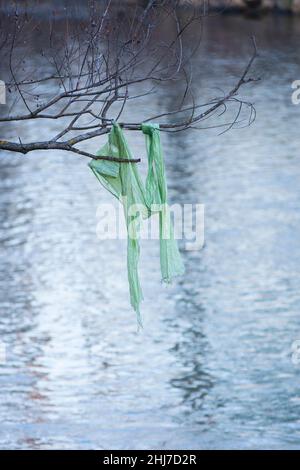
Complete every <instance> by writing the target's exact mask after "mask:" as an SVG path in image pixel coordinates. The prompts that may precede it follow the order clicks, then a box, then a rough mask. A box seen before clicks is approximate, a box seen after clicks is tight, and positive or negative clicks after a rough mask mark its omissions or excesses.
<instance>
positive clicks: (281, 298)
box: [0, 17, 300, 449]
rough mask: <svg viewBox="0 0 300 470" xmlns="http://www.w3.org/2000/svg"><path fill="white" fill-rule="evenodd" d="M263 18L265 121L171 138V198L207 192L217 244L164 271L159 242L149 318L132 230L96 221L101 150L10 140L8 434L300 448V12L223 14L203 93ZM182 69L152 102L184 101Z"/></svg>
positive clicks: (131, 443) (242, 56) (58, 441)
mask: <svg viewBox="0 0 300 470" xmlns="http://www.w3.org/2000/svg"><path fill="white" fill-rule="evenodd" d="M251 32H255V34H256V36H257V41H258V44H259V48H260V52H261V57H260V59H259V60H258V62H257V65H256V72H255V73H256V75H260V76H262V78H263V81H262V82H261V83H260V84H258V85H254V86H251V87H249V88H248V89H246V88H245V90H244V96H246V97H249V99H251V100H253V101H254V102H255V104H256V109H257V113H258V117H257V120H256V122H255V124H254V125H253V126H252V127H251V128H247V129H242V130H232V131H230V132H229V133H227V134H224V135H221V136H218V135H217V132H216V130H214V131H198V132H197V131H194V132H188V133H185V134H176V135H169V134H165V135H164V137H163V142H164V146H165V154H166V165H167V174H168V181H169V187H170V197H171V200H172V202H182V203H186V202H201V203H204V204H205V211H206V216H205V224H206V227H205V246H204V248H203V249H202V250H201V251H197V252H185V251H183V252H182V254H183V257H184V261H185V265H186V275H185V276H184V277H183V278H182V279H178V280H177V282H175V283H174V285H173V286H172V287H170V288H164V287H162V286H161V285H160V279H159V267H158V248H157V244H156V243H152V242H151V243H148V242H144V243H143V246H142V260H141V277H142V284H143V289H144V295H145V301H144V303H143V306H142V311H143V315H144V319H145V320H144V321H145V328H144V330H143V331H142V332H141V333H139V334H137V332H136V321H135V316H134V313H133V312H132V310H131V308H130V306H129V300H128V287H127V279H126V246H125V242H120V241H105V242H104V241H99V240H97V238H96V235H95V230H96V208H97V204H98V203H99V202H100V201H102V202H103V201H111V198H110V196H109V194H106V192H105V191H104V190H103V189H102V188H101V187H100V186H99V184H98V182H97V181H96V179H95V178H94V176H93V175H92V173H91V171H90V170H89V169H88V168H87V166H86V163H87V162H86V160H85V159H83V158H82V159H81V158H78V157H77V156H73V155H65V154H62V153H55V152H52V153H51V152H48V153H45V152H44V153H36V154H31V155H28V156H27V157H19V156H13V155H10V154H4V153H3V154H2V155H1V159H0V172H1V173H0V174H1V180H0V191H1V192H0V222H1V226H0V229H1V231H0V237H1V264H0V302H1V303H0V312H1V315H0V335H1V336H0V338H1V342H2V343H4V344H5V345H6V352H7V358H6V362H5V363H3V364H2V365H0V421H1V427H0V447H1V448H4V449H8V448H9V449H11V448H13V449H15V448H23V449H27V448H33V449H54V448H66V449H67V448H75V449H84V448H109V449H114V448H121V449H127V448H129V449H132V448H198V449H201V448H297V447H299V440H300V388H299V374H300V364H299V365H297V364H293V362H292V358H291V346H292V343H293V342H294V341H295V340H299V339H300V241H299V236H300V218H299V213H300V165H299V158H300V157H299V118H300V106H299V107H297V106H293V105H292V104H291V99H290V96H291V82H292V81H293V80H295V79H299V78H300V59H299V54H298V52H299V51H298V49H297V47H298V44H299V36H300V21H299V20H297V19H295V20H293V19H290V18H281V17H280V18H266V19H264V20H261V21H251V20H245V19H243V18H241V17H226V18H221V19H211V20H210V22H209V23H208V25H207V32H206V34H205V41H204V42H203V45H202V46H201V51H200V53H199V57H198V58H197V59H196V64H195V67H196V68H195V79H196V80H197V81H198V87H199V88H198V93H199V97H202V96H211V95H213V93H214V90H215V87H218V86H222V87H223V88H226V87H227V86H230V84H232V83H233V81H234V79H235V78H236V77H237V76H238V74H239V73H240V70H241V67H242V66H243V65H244V63H245V62H246V61H247V57H248V55H249V53H250V52H251V50H250V46H249V39H248V38H249V34H250V33H251ZM225 76H226V81H225V82H224V77H225ZM208 78H209V80H208ZM176 86H178V85H176V84H174V87H173V88H171V89H166V88H163V89H162V90H161V91H160V93H159V94H158V95H157V96H155V97H154V98H153V97H151V99H150V98H149V107H151V108H152V109H153V110H155V111H156V110H157V111H158V112H162V111H163V110H165V109H168V108H172V100H173V97H174V95H176V93H177V89H176ZM140 111H142V110H141V109H138V108H136V107H134V110H131V109H129V110H128V112H129V114H130V117H131V119H132V120H133V119H135V118H136V117H137V116H138V115H139V112H140ZM55 126H57V123H56V124H55ZM29 131H30V137H31V138H32V139H34V138H37V136H38V137H39V138H41V135H42V133H43V129H41V128H39V129H37V128H36V127H35V126H34V124H32V126H31V127H30V129H29ZM129 139H130V141H131V142H132V144H133V146H134V148H135V149H136V154H139V155H140V154H141V155H142V156H144V155H145V150H144V144H143V138H142V137H141V136H133V135H130V136H129ZM101 142H102V141H101ZM99 144H100V142H99ZM93 145H97V143H96V144H93Z"/></svg>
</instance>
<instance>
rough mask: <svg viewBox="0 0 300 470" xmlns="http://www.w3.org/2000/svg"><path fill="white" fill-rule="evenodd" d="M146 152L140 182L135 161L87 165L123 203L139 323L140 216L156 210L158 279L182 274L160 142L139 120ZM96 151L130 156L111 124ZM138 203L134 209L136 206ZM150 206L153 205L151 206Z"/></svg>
mask: <svg viewBox="0 0 300 470" xmlns="http://www.w3.org/2000/svg"><path fill="white" fill-rule="evenodd" d="M142 130H143V132H144V133H145V134H146V142H147V154H148V174H147V178H146V187H145V186H144V184H143V182H142V180H141V177H140V174H139V172H138V168H137V165H136V164H135V163H131V162H129V163H119V162H113V161H112V162H110V161H107V160H92V161H91V162H90V163H89V166H90V168H91V169H92V171H93V173H94V174H95V175H96V177H97V178H98V180H99V181H100V183H101V184H102V185H103V186H104V187H105V188H106V189H107V190H108V191H110V192H111V193H112V194H113V195H114V196H115V197H117V198H118V199H119V200H120V201H121V203H122V204H123V207H124V215H125V221H126V226H127V233H128V237H127V271H128V282H129V291H130V301H131V305H132V307H133V308H134V310H135V311H136V313H137V319H138V322H139V324H140V325H141V324H142V322H141V316H140V302H141V300H142V299H143V294H142V290H141V286H140V282H139V276H138V261H139V255H140V247H139V231H140V225H141V222H142V219H145V218H147V217H150V216H151V214H152V213H154V212H159V229H160V266H161V274H162V279H163V281H165V282H171V280H172V278H173V277H174V276H176V275H179V274H183V272H184V267H183V264H182V261H181V257H180V254H179V251H178V247H177V243H176V241H175V240H174V235H173V227H172V223H171V220H170V214H169V209H168V205H167V186H166V178H165V169H164V162H163V157H162V150H161V145H160V131H159V126H158V125H155V124H143V125H142ZM97 154H98V155H103V156H113V157H121V158H126V159H132V158H133V157H132V155H131V153H130V150H129V147H128V145H127V142H126V140H125V137H124V134H123V131H122V129H121V128H120V126H119V125H118V124H114V125H113V127H112V130H111V132H110V134H109V138H108V142H107V144H106V145H105V146H104V147H102V148H101V149H100V150H99V151H98V152H97ZM137 207H138V209H139V210H138V211H137V210H136V208H137ZM153 207H154V208H153Z"/></svg>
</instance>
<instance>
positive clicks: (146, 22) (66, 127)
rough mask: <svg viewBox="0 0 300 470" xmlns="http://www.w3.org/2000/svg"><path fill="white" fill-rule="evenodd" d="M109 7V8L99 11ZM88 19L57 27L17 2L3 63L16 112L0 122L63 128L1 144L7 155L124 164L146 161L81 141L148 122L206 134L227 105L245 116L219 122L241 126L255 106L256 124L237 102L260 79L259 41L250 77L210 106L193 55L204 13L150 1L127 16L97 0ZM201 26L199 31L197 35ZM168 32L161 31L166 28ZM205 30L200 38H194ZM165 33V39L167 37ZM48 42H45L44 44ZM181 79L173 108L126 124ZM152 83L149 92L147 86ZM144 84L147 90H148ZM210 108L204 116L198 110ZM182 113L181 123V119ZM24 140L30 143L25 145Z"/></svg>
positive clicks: (4, 39) (1, 48)
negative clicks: (146, 100)
mask: <svg viewBox="0 0 300 470" xmlns="http://www.w3.org/2000/svg"><path fill="white" fill-rule="evenodd" d="M99 4H100V5H99ZM88 12H89V14H88V19H87V20H86V19H85V20H83V19H81V20H80V21H79V20H78V21H71V20H70V19H69V18H68V17H66V18H65V19H64V22H63V24H62V21H61V20H60V21H58V20H57V19H56V17H55V14H54V13H53V15H52V17H51V19H50V22H49V30H46V31H44V30H43V31H42V29H43V25H41V24H40V20H36V19H35V17H34V15H33V13H34V12H33V13H31V15H29V13H28V12H27V11H25V13H24V12H23V13H20V12H19V9H18V6H16V7H15V10H14V12H13V13H10V19H11V23H10V27H9V28H8V31H5V32H4V33H3V32H1V36H0V53H1V59H3V60H2V61H3V62H4V63H6V64H7V66H8V67H7V69H8V70H9V72H10V77H9V79H8V80H7V83H8V85H7V86H8V89H9V91H10V92H11V101H12V108H17V112H16V113H15V112H13V110H11V109H10V110H9V112H8V113H7V114H6V115H2V116H1V117H0V123H2V125H3V124H4V123H5V124H6V127H7V126H9V125H11V126H15V125H16V123H19V126H20V129H22V125H23V123H24V124H25V123H26V122H27V121H29V122H36V123H37V125H38V123H39V122H40V120H42V122H43V123H45V125H44V126H43V129H44V130H45V131H46V130H47V129H48V128H49V129H48V131H49V133H50V130H51V126H47V123H49V122H53V121H54V120H55V121H58V123H59V126H60V127H59V131H56V134H55V135H49V137H48V138H47V139H46V140H45V141H40V142H26V143H25V142H23V141H22V140H21V138H20V137H18V141H17V142H11V141H9V140H5V139H3V138H2V139H1V140H0V150H6V151H11V152H16V153H21V154H27V153H28V152H31V151H36V150H65V151H68V152H73V153H74V154H77V155H82V156H85V157H88V158H94V159H104V160H109V161H118V162H125V161H127V162H128V161H130V162H139V161H140V158H134V159H132V160H126V159H124V158H122V157H120V158H115V157H113V156H104V155H103V156H95V155H93V154H92V153H90V152H88V151H86V150H82V149H80V148H78V147H77V145H78V144H80V143H82V142H85V141H89V140H90V139H93V138H95V137H98V136H101V135H104V134H106V133H108V132H109V131H110V129H111V127H112V125H113V123H114V122H119V124H120V125H121V126H122V127H123V128H124V129H128V130H140V129H141V126H142V122H147V121H153V120H157V119H160V120H161V119H162V118H166V119H168V118H172V119H171V121H168V120H167V121H166V122H161V123H160V128H161V129H162V130H163V131H165V132H179V131H182V130H185V129H196V128H198V129H200V128H203V127H201V126H199V124H200V125H201V123H202V122H203V121H205V120H207V119H208V118H210V117H212V116H214V115H215V114H216V112H217V111H221V113H219V116H220V115H222V114H223V113H224V112H225V111H226V109H227V104H228V103H232V104H236V105H237V112H236V115H235V117H234V119H233V120H232V121H231V122H230V123H226V124H221V125H220V124H219V123H218V122H217V123H216V124H214V125H213V126H208V127H215V128H218V127H220V126H223V127H225V130H224V131H223V132H226V131H227V130H230V129H231V128H232V127H233V126H235V125H236V124H237V123H239V122H241V121H239V119H240V115H241V112H242V109H243V108H246V109H248V110H249V117H248V120H247V124H248V125H249V124H251V122H253V120H254V119H255V110H254V108H253V105H252V104H251V103H248V102H246V101H243V100H242V99H240V98H238V92H239V90H240V88H241V87H242V86H244V85H246V84H248V83H250V82H253V81H255V79H253V78H252V77H249V72H250V69H251V67H252V65H253V62H254V60H255V58H256V56H257V47H256V43H255V39H254V38H252V42H253V54H252V55H251V57H250V59H249V61H248V63H247V65H246V67H245V69H244V70H243V71H242V73H241V77H240V78H239V80H238V81H237V82H236V84H235V85H234V86H233V87H232V89H231V90H229V92H227V93H226V94H224V95H223V96H221V97H219V98H214V99H212V100H210V101H209V102H206V103H197V102H196V101H195V99H194V95H193V91H192V77H193V74H192V55H193V54H194V53H195V51H196V50H197V47H198V45H199V43H200V41H201V36H202V28H201V27H199V28H196V29H195V25H198V26H199V25H200V26H201V21H202V15H201V13H199V11H197V10H196V9H194V8H192V9H190V10H189V11H184V12H182V10H181V9H180V8H179V7H178V2H177V1H170V0H169V1H166V0H156V1H148V2H147V5H146V6H145V7H144V8H142V9H141V8H138V7H137V6H135V7H134V9H133V10H132V11H131V10H130V12H129V8H127V10H126V15H124V14H122V12H120V11H119V10H118V9H116V7H115V6H114V2H112V1H111V0H106V2H95V1H90V2H89V8H88ZM193 28H194V29H193ZM165 30H166V31H167V32H168V34H166V35H165V36H166V37H164V35H162V33H161V32H162V31H165ZM195 30H196V31H199V34H198V38H197V37H194V36H195V34H194V32H195ZM191 32H192V33H193V43H194V44H195V47H193V48H192V49H190V48H188V47H186V45H185V41H186V36H187V35H188V34H190V33H191ZM33 35H41V36H42V37H41V44H43V48H42V49H41V50H40V53H39V55H38V56H39V58H38V61H39V62H40V66H39V67H36V64H33V63H32V62H31V60H30V58H28V57H27V55H26V41H29V40H32V36H33ZM161 35H162V36H163V37H161ZM45 44H46V45H45ZM174 80H180V81H181V82H182V84H184V86H183V93H182V96H181V97H180V99H179V104H178V106H177V107H176V108H175V109H174V110H173V111H166V112H163V113H160V114H158V115H153V116H149V115H145V116H144V119H143V120H142V121H141V122H136V123H131V122H126V121H121V116H122V115H123V112H124V110H126V108H127V106H128V103H129V102H130V103H133V102H135V101H136V102H138V100H141V99H143V97H145V96H147V95H148V94H150V93H153V92H155V91H156V90H157V87H158V86H159V84H160V83H165V82H172V81H174ZM143 87H145V88H146V89H143ZM140 88H142V90H141V91H140ZM200 108H202V109H203V110H202V111H201V112H200V113H199V109H200ZM177 116H178V117H180V116H183V117H182V118H181V119H179V120H178V121H176V122H174V121H173V118H174V117H177ZM23 140H24V139H23Z"/></svg>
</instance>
